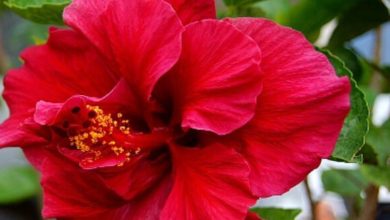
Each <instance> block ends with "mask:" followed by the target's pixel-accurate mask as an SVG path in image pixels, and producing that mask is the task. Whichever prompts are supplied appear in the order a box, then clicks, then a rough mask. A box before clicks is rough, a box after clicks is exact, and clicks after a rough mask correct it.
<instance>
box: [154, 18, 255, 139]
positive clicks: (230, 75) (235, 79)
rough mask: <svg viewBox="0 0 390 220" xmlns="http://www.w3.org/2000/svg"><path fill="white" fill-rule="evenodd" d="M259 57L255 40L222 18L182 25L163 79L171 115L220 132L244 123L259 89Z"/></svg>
mask: <svg viewBox="0 0 390 220" xmlns="http://www.w3.org/2000/svg"><path fill="white" fill-rule="evenodd" d="M260 59H261V55H260V50H259V48H258V46H257V44H256V43H255V42H254V41H253V40H252V39H250V38H248V37H247V36H246V35H244V34H243V33H241V32H239V31H238V30H237V29H236V28H234V27H233V26H232V25H230V24H228V23H227V22H221V21H216V20H203V21H200V22H196V23H192V24H190V25H188V26H186V30H185V32H184V34H183V50H182V54H181V57H180V60H179V62H178V63H177V65H176V66H175V68H174V69H173V70H172V71H171V72H170V73H168V74H167V75H166V77H164V78H163V81H162V84H165V87H166V88H170V89H171V94H172V96H173V103H174V112H173V116H174V117H176V119H173V120H175V121H181V125H182V127H184V128H193V129H197V130H206V131H211V132H215V133H217V134H220V135H222V134H227V133H230V132H232V131H233V130H235V129H237V128H239V127H241V126H242V125H244V124H246V123H247V122H248V121H249V120H250V119H251V118H252V116H253V115H254V110H255V107H256V98H257V96H258V95H259V93H260V91H261V80H260V77H261V74H260V69H259V63H260ZM178 117H181V118H178Z"/></svg>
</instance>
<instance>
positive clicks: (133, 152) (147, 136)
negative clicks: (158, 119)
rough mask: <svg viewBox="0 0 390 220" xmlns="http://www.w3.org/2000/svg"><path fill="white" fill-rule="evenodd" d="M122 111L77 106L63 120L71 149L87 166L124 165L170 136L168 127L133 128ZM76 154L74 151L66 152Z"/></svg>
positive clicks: (162, 142) (159, 144)
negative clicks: (152, 128) (108, 111)
mask: <svg viewBox="0 0 390 220" xmlns="http://www.w3.org/2000/svg"><path fill="white" fill-rule="evenodd" d="M131 127H132V123H131V121H130V120H129V119H127V118H126V117H125V116H124V114H122V113H121V112H118V113H106V112H105V111H104V110H103V109H102V108H100V107H99V106H93V105H86V106H85V107H82V108H81V107H79V106H76V107H74V108H72V109H71V113H70V114H69V113H68V114H67V116H66V117H65V120H63V121H62V128H63V129H65V132H66V138H67V143H68V146H69V147H70V150H71V152H74V151H73V150H77V151H78V153H77V154H76V155H78V156H77V158H78V159H77V160H79V161H80V165H81V166H82V167H84V168H88V169H93V168H97V167H108V166H123V165H124V164H125V163H126V162H129V161H131V160H132V159H133V158H135V157H137V156H139V155H140V154H142V153H143V152H148V151H150V150H152V149H155V148H158V147H161V146H162V145H164V144H165V143H166V140H167V139H168V138H169V137H170V134H169V132H167V131H166V130H152V131H150V132H148V133H144V132H139V131H135V130H132V128H131ZM67 155H74V153H69V154H68V153H67Z"/></svg>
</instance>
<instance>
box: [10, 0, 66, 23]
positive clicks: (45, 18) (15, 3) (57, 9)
mask: <svg viewBox="0 0 390 220" xmlns="http://www.w3.org/2000/svg"><path fill="white" fill-rule="evenodd" d="M70 2H71V0H6V1H5V2H4V3H5V5H6V6H7V7H8V8H10V9H11V10H12V11H14V12H15V13H17V14H19V15H20V16H22V17H24V18H26V19H28V20H31V21H34V22H37V23H42V24H63V21H62V12H63V10H64V8H65V6H67V5H68V4H69V3H70Z"/></svg>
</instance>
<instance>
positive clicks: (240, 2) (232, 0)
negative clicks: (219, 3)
mask: <svg viewBox="0 0 390 220" xmlns="http://www.w3.org/2000/svg"><path fill="white" fill-rule="evenodd" d="M259 1H263V0H223V2H224V3H225V5H227V6H244V5H250V4H253V3H256V2H259Z"/></svg>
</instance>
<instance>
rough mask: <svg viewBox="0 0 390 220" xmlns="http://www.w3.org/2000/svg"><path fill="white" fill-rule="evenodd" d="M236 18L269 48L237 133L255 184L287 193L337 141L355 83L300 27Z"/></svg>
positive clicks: (265, 192) (266, 192)
mask: <svg viewBox="0 0 390 220" xmlns="http://www.w3.org/2000/svg"><path fill="white" fill-rule="evenodd" d="M231 22H232V23H233V24H234V25H235V26H236V27H237V28H239V29H240V30H241V31H243V32H244V33H246V34H248V35H249V36H251V37H252V38H253V39H254V40H255V41H256V42H257V43H258V44H259V47H260V48H261V49H262V51H263V60H262V65H261V67H262V70H263V72H264V75H263V91H262V93H261V95H260V96H259V98H258V106H257V109H256V115H255V117H254V118H253V120H252V121H251V122H250V123H249V125H247V126H246V127H244V128H243V129H241V130H240V131H238V132H237V133H235V134H234V135H232V136H231V137H234V138H236V140H241V143H244V146H242V147H241V149H240V150H241V152H242V154H243V155H244V156H245V157H246V159H247V161H248V162H249V163H250V165H251V170H252V172H251V175H250V178H251V184H252V190H253V191H254V192H255V193H256V194H257V195H259V196H261V197H266V196H271V195H275V194H281V193H284V192H286V191H287V190H288V189H290V188H291V187H292V186H294V185H296V184H297V183H299V182H300V181H302V180H303V179H304V178H305V176H306V175H307V174H308V173H309V172H310V171H311V170H313V169H314V168H316V167H317V166H318V165H319V164H320V161H321V158H326V157H328V156H329V155H330V154H331V152H332V151H333V148H334V146H335V143H336V140H337V138H338V135H339V133H340V130H341V127H342V125H343V121H344V119H345V117H346V115H347V114H348V111H349V107H350V100H349V92H350V84H349V81H348V79H347V78H346V77H343V78H338V77H337V76H336V74H335V70H334V69H333V67H332V65H331V64H330V63H329V61H328V60H327V58H326V57H325V56H324V55H322V54H321V53H319V52H316V51H315V50H314V48H313V46H312V45H311V44H310V43H309V42H308V41H307V40H306V39H305V38H304V36H303V35H302V34H300V33H298V32H297V31H294V30H292V29H290V28H285V27H281V26H279V25H277V24H275V23H273V22H271V21H267V20H264V19H250V18H242V19H234V20H231Z"/></svg>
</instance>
